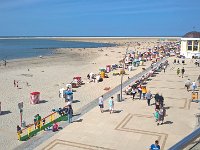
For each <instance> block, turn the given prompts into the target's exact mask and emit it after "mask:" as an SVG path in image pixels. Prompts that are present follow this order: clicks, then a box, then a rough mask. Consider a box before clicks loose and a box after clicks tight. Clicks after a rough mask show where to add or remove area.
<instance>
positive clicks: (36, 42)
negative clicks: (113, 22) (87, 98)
mask: <svg viewBox="0 0 200 150" xmlns="http://www.w3.org/2000/svg"><path fill="white" fill-rule="evenodd" d="M112 46H115V44H110V43H93V42H79V41H64V40H58V39H56V38H36V37H34V38H27V37H25V38H24V37H0V61H1V60H11V59H21V58H30V57H39V56H49V55H52V54H53V51H54V50H55V49H58V48H98V47H112Z"/></svg>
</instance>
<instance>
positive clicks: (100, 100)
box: [99, 95, 104, 113]
mask: <svg viewBox="0 0 200 150" xmlns="http://www.w3.org/2000/svg"><path fill="white" fill-rule="evenodd" d="M103 101H104V100H103V95H102V96H101V97H99V107H100V111H101V113H103V112H104V110H103V108H104V105H103Z"/></svg>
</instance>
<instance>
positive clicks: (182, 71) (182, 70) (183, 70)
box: [181, 67, 185, 78]
mask: <svg viewBox="0 0 200 150" xmlns="http://www.w3.org/2000/svg"><path fill="white" fill-rule="evenodd" d="M184 73H185V69H184V67H183V68H182V69H181V74H182V78H183V75H184Z"/></svg>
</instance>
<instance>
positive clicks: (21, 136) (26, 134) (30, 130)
mask: <svg viewBox="0 0 200 150" xmlns="http://www.w3.org/2000/svg"><path fill="white" fill-rule="evenodd" d="M63 120H67V116H66V115H64V116H60V115H59V114H58V113H57V112H53V113H51V114H50V115H48V116H46V117H45V118H42V119H41V120H40V121H37V122H35V123H34V124H30V125H28V127H26V128H24V129H22V130H21V133H20V132H18V133H17V136H18V140H19V141H26V140H28V139H29V138H30V137H32V136H34V135H36V134H37V133H38V132H40V131H42V130H45V129H46V128H48V127H51V126H52V125H53V123H54V121H55V122H60V121H63Z"/></svg>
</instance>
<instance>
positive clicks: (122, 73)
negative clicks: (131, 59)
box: [120, 45, 129, 101]
mask: <svg viewBox="0 0 200 150" xmlns="http://www.w3.org/2000/svg"><path fill="white" fill-rule="evenodd" d="M128 48H129V45H128V47H127V48H126V54H125V56H124V59H122V63H123V71H122V72H121V97H120V101H122V83H123V76H124V73H125V72H124V70H125V59H126V55H127V52H128Z"/></svg>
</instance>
